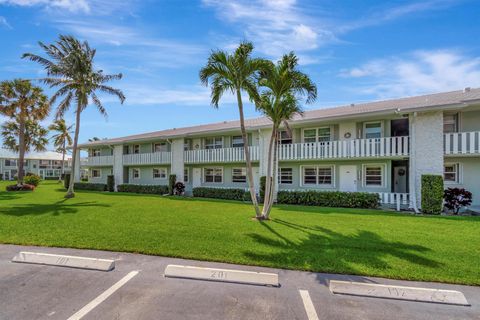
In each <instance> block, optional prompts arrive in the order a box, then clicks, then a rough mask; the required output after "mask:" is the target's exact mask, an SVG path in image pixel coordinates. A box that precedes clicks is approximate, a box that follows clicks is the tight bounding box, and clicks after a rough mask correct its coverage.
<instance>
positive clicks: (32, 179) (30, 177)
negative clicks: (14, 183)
mask: <svg viewBox="0 0 480 320" xmlns="http://www.w3.org/2000/svg"><path fill="white" fill-rule="evenodd" d="M40 180H41V178H40V176H39V175H36V174H33V173H32V174H27V175H26V176H25V178H23V182H24V183H25V184H31V185H33V186H35V187H37V186H38V184H39V183H40Z"/></svg>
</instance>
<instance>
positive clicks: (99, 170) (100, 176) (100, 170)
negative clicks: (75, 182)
mask: <svg viewBox="0 0 480 320" xmlns="http://www.w3.org/2000/svg"><path fill="white" fill-rule="evenodd" d="M44 170H47V169H44ZM90 170H92V174H91V176H90V178H91V179H101V178H102V169H94V168H92V169H90ZM93 171H98V172H99V173H100V175H99V176H98V177H94V176H93Z"/></svg>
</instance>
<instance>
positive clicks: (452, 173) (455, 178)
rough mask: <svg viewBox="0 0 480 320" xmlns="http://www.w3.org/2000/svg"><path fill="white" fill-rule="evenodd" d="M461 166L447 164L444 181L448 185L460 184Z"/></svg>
mask: <svg viewBox="0 0 480 320" xmlns="http://www.w3.org/2000/svg"><path fill="white" fill-rule="evenodd" d="M458 168H459V165H458V163H448V164H445V166H444V170H443V180H445V182H447V183H458V182H459V174H458V173H459V170H458Z"/></svg>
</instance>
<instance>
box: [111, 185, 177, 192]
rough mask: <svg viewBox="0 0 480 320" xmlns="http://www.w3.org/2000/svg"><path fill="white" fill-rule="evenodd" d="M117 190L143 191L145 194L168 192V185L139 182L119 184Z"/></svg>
mask: <svg viewBox="0 0 480 320" xmlns="http://www.w3.org/2000/svg"><path fill="white" fill-rule="evenodd" d="M117 191H118V192H131V193H145V194H162V195H163V194H168V186H159V185H141V184H120V185H118V186H117Z"/></svg>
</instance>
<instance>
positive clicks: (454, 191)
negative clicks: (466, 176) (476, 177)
mask: <svg viewBox="0 0 480 320" xmlns="http://www.w3.org/2000/svg"><path fill="white" fill-rule="evenodd" d="M443 198H444V199H445V207H446V208H447V209H448V210H450V211H452V212H453V213H454V214H458V211H459V210H460V209H461V208H462V207H466V206H469V205H471V204H472V193H471V192H470V191H467V190H465V189H464V188H461V189H460V188H448V189H447V190H445V191H444V193H443Z"/></svg>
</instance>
